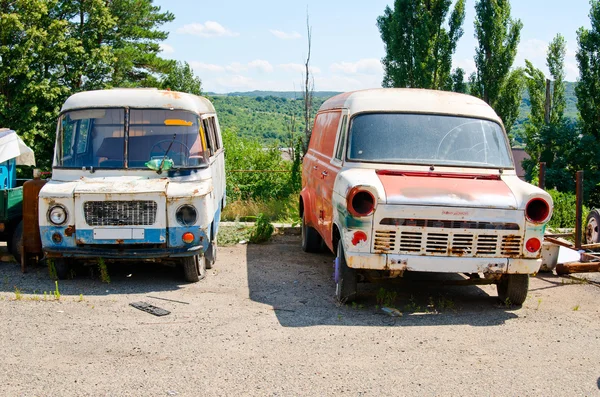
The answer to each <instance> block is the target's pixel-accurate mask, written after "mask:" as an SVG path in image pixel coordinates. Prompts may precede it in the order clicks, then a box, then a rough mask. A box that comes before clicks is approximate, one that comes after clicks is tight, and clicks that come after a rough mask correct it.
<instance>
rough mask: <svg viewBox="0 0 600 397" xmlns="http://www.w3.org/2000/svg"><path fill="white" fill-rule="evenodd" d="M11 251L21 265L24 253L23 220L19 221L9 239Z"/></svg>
mask: <svg viewBox="0 0 600 397" xmlns="http://www.w3.org/2000/svg"><path fill="white" fill-rule="evenodd" d="M8 244H9V249H10V253H11V254H12V255H13V256H14V257H15V260H16V261H17V263H18V264H19V265H20V264H21V256H22V255H23V221H21V222H19V224H18V225H17V227H16V228H15V230H14V231H13V234H12V237H11V239H10V241H9V243H8Z"/></svg>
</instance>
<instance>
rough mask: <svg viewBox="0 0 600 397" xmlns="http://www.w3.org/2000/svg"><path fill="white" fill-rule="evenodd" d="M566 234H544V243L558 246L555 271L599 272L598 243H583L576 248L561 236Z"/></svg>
mask: <svg viewBox="0 0 600 397" xmlns="http://www.w3.org/2000/svg"><path fill="white" fill-rule="evenodd" d="M566 236H567V235H565V234H546V235H545V236H544V243H546V244H549V245H550V246H552V245H554V246H557V247H558V253H557V258H556V262H555V263H554V265H555V267H554V269H555V270H556V273H557V274H571V273H590V272H600V243H594V244H583V245H581V247H580V248H579V249H578V248H576V246H575V244H574V243H572V242H571V241H569V240H566V239H564V238H563V237H566ZM561 256H562V257H563V259H562V260H561ZM547 267H548V266H547ZM552 267H553V266H552Z"/></svg>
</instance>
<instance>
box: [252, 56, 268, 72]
mask: <svg viewBox="0 0 600 397" xmlns="http://www.w3.org/2000/svg"><path fill="white" fill-rule="evenodd" d="M248 67H249V68H250V69H258V70H260V71H261V72H263V73H271V72H272V71H273V65H271V64H270V63H269V61H265V60H262V59H256V60H254V61H252V62H250V63H248Z"/></svg>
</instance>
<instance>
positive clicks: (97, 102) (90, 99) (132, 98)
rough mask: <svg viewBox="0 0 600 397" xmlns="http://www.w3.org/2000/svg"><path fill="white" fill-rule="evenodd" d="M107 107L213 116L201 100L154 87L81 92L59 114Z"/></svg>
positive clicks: (66, 103)
mask: <svg viewBox="0 0 600 397" xmlns="http://www.w3.org/2000/svg"><path fill="white" fill-rule="evenodd" d="M107 107H117V108H120V107H132V108H158V109H162V108H173V109H179V110H188V111H190V112H194V113H197V114H205V113H215V108H214V107H213V105H212V103H211V102H210V101H209V100H208V99H206V98H204V97H200V96H196V95H192V94H186V93H183V92H177V91H165V90H158V89H156V88H115V89H111V90H98V91H85V92H80V93H77V94H74V95H71V96H70V97H69V98H68V99H67V100H66V101H65V103H64V104H63V106H62V109H61V112H64V111H67V110H73V109H89V108H107Z"/></svg>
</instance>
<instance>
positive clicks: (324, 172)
mask: <svg viewBox="0 0 600 397" xmlns="http://www.w3.org/2000/svg"><path fill="white" fill-rule="evenodd" d="M326 176H327V171H323V172H321V179H325V177H326Z"/></svg>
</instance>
